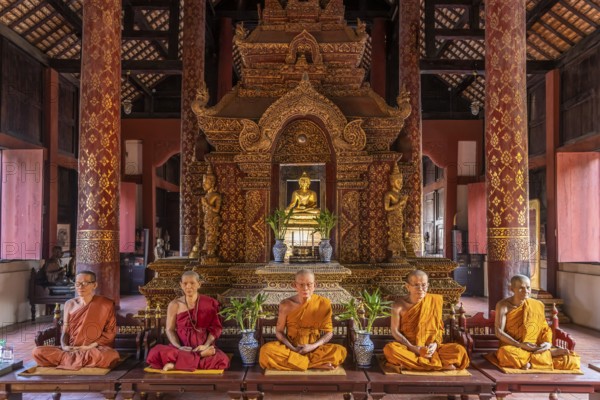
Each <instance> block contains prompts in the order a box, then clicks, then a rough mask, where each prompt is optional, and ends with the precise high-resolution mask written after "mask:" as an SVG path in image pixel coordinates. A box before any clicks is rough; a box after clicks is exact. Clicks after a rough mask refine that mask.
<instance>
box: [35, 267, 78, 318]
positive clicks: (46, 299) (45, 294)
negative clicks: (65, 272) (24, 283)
mask: <svg viewBox="0 0 600 400" xmlns="http://www.w3.org/2000/svg"><path fill="white" fill-rule="evenodd" d="M74 296H75V286H74V285H72V284H71V285H46V286H45V285H40V284H38V283H37V272H36V270H35V268H31V273H30V274H29V305H30V307H31V320H32V321H35V316H36V309H35V306H36V304H46V305H50V304H63V303H64V302H65V301H67V300H69V299H72V298H73V297H74Z"/></svg>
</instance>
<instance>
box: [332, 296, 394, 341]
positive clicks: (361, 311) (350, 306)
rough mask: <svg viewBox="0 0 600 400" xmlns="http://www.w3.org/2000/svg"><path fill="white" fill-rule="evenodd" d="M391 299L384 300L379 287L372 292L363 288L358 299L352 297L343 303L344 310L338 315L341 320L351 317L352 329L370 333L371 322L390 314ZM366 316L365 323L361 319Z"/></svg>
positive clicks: (371, 328)
mask: <svg viewBox="0 0 600 400" xmlns="http://www.w3.org/2000/svg"><path fill="white" fill-rule="evenodd" d="M391 304H392V302H391V301H384V300H383V299H382V297H381V292H380V290H379V288H377V289H376V290H375V292H373V293H372V294H371V293H369V292H367V291H366V290H363V292H362V293H361V297H360V300H358V301H356V299H354V298H352V299H351V300H350V301H349V302H347V303H344V304H343V306H344V311H343V312H342V313H341V314H339V315H338V317H337V318H338V319H339V320H341V321H345V320H349V319H352V320H353V321H354V330H356V331H357V332H366V333H372V330H373V323H374V322H375V320H377V319H379V318H385V317H388V316H390V307H391V306H390V305H391ZM363 318H366V320H367V321H366V325H363V323H362V320H363Z"/></svg>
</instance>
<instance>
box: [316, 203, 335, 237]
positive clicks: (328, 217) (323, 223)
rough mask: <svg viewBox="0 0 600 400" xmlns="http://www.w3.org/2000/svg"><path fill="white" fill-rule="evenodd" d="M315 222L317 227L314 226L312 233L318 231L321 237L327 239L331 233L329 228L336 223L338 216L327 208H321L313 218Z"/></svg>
mask: <svg viewBox="0 0 600 400" xmlns="http://www.w3.org/2000/svg"><path fill="white" fill-rule="evenodd" d="M313 220H314V221H316V223H317V227H316V228H315V230H314V232H313V233H316V232H319V233H320V234H321V239H329V238H330V235H331V230H332V229H333V227H334V226H335V224H337V221H338V217H337V215H335V213H332V212H331V211H329V210H328V209H327V208H325V209H324V210H321V211H320V212H319V215H317V216H316V217H314V218H313Z"/></svg>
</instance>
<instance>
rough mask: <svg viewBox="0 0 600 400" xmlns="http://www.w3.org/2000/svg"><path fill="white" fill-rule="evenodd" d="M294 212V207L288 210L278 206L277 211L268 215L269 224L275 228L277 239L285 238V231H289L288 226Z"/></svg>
mask: <svg viewBox="0 0 600 400" xmlns="http://www.w3.org/2000/svg"><path fill="white" fill-rule="evenodd" d="M292 212H293V210H292V209H290V210H289V211H286V210H282V209H280V208H278V209H276V210H275V211H273V214H271V215H269V216H267V218H266V219H265V221H266V222H267V224H268V225H269V226H270V227H271V229H272V230H273V233H274V234H275V239H277V240H283V239H285V233H286V232H287V228H288V227H287V225H288V222H289V221H290V218H291V217H292Z"/></svg>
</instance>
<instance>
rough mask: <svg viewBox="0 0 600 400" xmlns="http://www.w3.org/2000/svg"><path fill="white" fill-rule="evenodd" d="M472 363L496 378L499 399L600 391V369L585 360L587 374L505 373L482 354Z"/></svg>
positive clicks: (495, 384)
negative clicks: (589, 364)
mask: <svg viewBox="0 0 600 400" xmlns="http://www.w3.org/2000/svg"><path fill="white" fill-rule="evenodd" d="M471 365H472V366H473V367H475V368H477V369H478V370H479V371H481V372H482V373H483V374H484V375H485V376H487V377H488V378H490V379H491V380H492V381H493V383H494V386H495V388H496V389H495V392H496V398H498V399H503V398H504V397H506V396H508V395H511V394H513V393H540V394H542V393H543V394H545V396H543V397H546V396H547V395H548V393H556V394H559V393H590V394H591V393H600V373H599V372H597V371H594V370H592V369H591V368H589V367H587V366H585V365H583V363H582V365H581V370H582V371H583V373H584V374H583V375H574V374H505V373H504V372H502V371H500V370H499V369H498V368H497V367H496V366H495V365H493V364H492V363H490V362H489V361H488V360H486V359H484V358H483V357H481V356H479V355H477V356H475V357H473V359H472V360H471ZM543 397H542V396H541V397H540V398H543Z"/></svg>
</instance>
